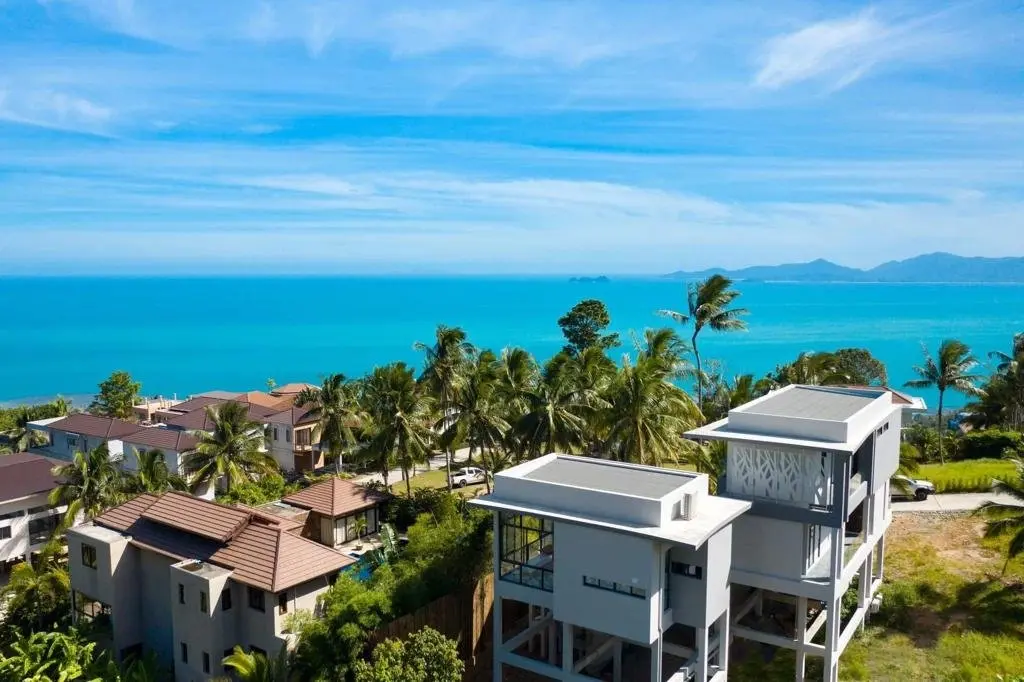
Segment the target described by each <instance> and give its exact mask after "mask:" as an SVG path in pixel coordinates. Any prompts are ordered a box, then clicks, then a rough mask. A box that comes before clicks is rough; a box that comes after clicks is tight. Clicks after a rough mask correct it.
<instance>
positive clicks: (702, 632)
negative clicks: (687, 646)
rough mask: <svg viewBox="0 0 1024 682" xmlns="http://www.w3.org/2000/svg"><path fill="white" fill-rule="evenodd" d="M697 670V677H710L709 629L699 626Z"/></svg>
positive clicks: (702, 678) (701, 678)
mask: <svg viewBox="0 0 1024 682" xmlns="http://www.w3.org/2000/svg"><path fill="white" fill-rule="evenodd" d="M695 648H696V649H697V670H696V675H695V677H696V679H698V680H706V679H708V629H707V628H697V641H696V647H695Z"/></svg>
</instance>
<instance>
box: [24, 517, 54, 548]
mask: <svg viewBox="0 0 1024 682" xmlns="http://www.w3.org/2000/svg"><path fill="white" fill-rule="evenodd" d="M59 525H60V517H59V516H57V515H54V516H44V517H42V518H38V519H29V522H28V542H29V544H30V545H38V544H40V543H42V542H46V541H48V540H49V539H50V536H51V535H53V532H54V531H55V530H57V526H59Z"/></svg>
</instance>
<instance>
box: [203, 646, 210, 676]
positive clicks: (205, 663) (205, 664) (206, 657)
mask: <svg viewBox="0 0 1024 682" xmlns="http://www.w3.org/2000/svg"><path fill="white" fill-rule="evenodd" d="M203 673H204V674H207V675H208V674H210V652H209V651H204V652H203Z"/></svg>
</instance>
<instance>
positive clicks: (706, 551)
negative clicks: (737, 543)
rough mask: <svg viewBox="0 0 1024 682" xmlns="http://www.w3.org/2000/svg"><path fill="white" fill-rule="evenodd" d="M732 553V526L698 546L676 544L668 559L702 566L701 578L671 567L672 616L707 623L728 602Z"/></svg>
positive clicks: (685, 621)
mask: <svg viewBox="0 0 1024 682" xmlns="http://www.w3.org/2000/svg"><path fill="white" fill-rule="evenodd" d="M731 557H732V527H731V526H726V527H725V528H723V529H722V530H720V531H719V532H718V533H716V534H715V535H713V536H712V537H711V538H710V539H709V540H708V542H707V543H706V544H705V545H704V546H703V547H701V548H700V549H699V550H693V549H690V548H687V547H681V546H675V547H672V549H671V550H669V561H677V562H681V563H685V564H690V565H691V566H700V567H701V571H702V574H701V577H700V579H697V578H694V577H688V576H681V575H677V574H675V573H673V572H672V571H671V570H669V574H668V577H667V580H668V581H669V583H670V589H669V594H670V600H671V602H672V603H671V607H672V620H673V621H674V622H676V623H681V624H683V625H689V626H691V627H708V626H710V625H711V624H712V623H713V622H714V621H715V619H717V618H718V617H719V616H720V615H721V614H722V613H723V612H724V611H725V609H726V607H727V606H728V605H729V570H730V568H731Z"/></svg>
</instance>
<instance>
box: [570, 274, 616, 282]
mask: <svg viewBox="0 0 1024 682" xmlns="http://www.w3.org/2000/svg"><path fill="white" fill-rule="evenodd" d="M569 281H570V282H596V283H598V284H606V283H607V282H610V281H611V280H610V279H608V278H607V277H605V276H604V275H601V276H600V277H570V278H569Z"/></svg>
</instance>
